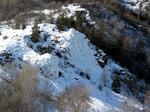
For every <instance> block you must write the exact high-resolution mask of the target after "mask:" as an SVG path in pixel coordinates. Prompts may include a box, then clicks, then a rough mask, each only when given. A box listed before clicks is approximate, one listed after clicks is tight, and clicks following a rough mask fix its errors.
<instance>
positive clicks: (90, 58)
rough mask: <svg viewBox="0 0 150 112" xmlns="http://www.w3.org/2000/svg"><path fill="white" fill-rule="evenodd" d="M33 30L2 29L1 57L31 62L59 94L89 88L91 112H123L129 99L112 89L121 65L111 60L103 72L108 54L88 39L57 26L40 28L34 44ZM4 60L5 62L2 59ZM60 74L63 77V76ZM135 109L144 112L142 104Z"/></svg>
mask: <svg viewBox="0 0 150 112" xmlns="http://www.w3.org/2000/svg"><path fill="white" fill-rule="evenodd" d="M63 8H64V9H65V10H66V9H69V10H70V13H69V12H68V14H70V15H72V14H74V12H75V11H76V10H79V9H80V10H85V9H82V8H80V7H79V6H73V5H69V6H68V7H63ZM46 12H47V11H46ZM87 17H88V15H87ZM32 26H33V25H32V24H31V25H29V26H27V27H26V29H24V30H22V29H18V30H15V29H12V28H10V27H8V26H7V27H6V26H1V27H0V33H1V35H0V54H1V53H3V52H10V53H11V54H12V57H13V58H14V59H15V60H16V61H17V60H18V59H19V60H22V61H27V62H28V63H30V64H32V65H34V66H36V67H37V68H39V69H40V72H41V77H40V78H44V79H46V80H48V81H49V82H50V83H51V84H52V86H53V88H54V92H56V93H59V92H61V91H63V90H64V89H65V88H66V87H68V86H70V85H71V84H76V83H78V84H83V85H86V86H87V87H88V88H89V90H90V92H91V96H90V97H91V100H92V102H91V106H92V108H91V112H108V111H111V112H112V111H118V112H120V111H122V110H120V106H121V103H122V102H123V101H124V100H125V99H126V97H125V96H122V95H120V94H116V93H115V92H113V91H112V89H111V83H112V75H113V71H114V70H120V69H122V68H121V67H120V66H119V65H117V64H116V63H115V62H113V61H111V60H110V61H108V63H107V64H106V66H105V67H104V68H102V67H101V66H100V65H99V63H98V61H100V62H103V60H102V57H103V56H105V53H104V52H103V51H102V50H100V49H99V50H96V48H95V46H94V45H92V44H91V43H90V42H89V40H88V39H87V38H86V36H85V35H84V34H82V33H80V32H78V31H76V30H75V29H68V30H67V31H59V30H58V29H57V26H56V25H54V24H49V23H42V24H39V27H40V31H41V33H40V36H41V39H40V41H39V42H37V43H34V42H32V41H31V39H30V37H31V34H32ZM31 46H32V47H31ZM39 47H41V48H49V49H51V52H46V53H41V52H40V50H39V49H38V48H39ZM0 59H1V60H3V57H2V56H1V55H0ZM104 72H105V73H106V74H107V76H108V80H109V81H108V85H107V87H104V88H103V89H102V90H99V85H100V84H101V80H100V79H101V77H102V74H103V73H104ZM60 73H61V74H62V75H63V77H62V76H59V75H60ZM137 105H138V106H137ZM133 106H134V107H135V106H136V108H139V109H142V105H140V104H133Z"/></svg>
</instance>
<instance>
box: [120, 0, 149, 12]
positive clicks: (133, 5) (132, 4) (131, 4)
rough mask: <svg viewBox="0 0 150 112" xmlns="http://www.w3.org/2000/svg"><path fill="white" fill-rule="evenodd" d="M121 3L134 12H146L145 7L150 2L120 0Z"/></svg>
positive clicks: (145, 0)
mask: <svg viewBox="0 0 150 112" xmlns="http://www.w3.org/2000/svg"><path fill="white" fill-rule="evenodd" d="M120 1H121V3H122V4H123V5H124V6H125V7H126V8H128V9H131V10H134V11H137V10H145V7H146V6H147V4H148V3H149V2H150V1H149V0H120Z"/></svg>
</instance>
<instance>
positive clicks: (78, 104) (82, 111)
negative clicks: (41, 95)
mask: <svg viewBox="0 0 150 112" xmlns="http://www.w3.org/2000/svg"><path fill="white" fill-rule="evenodd" d="M89 103H90V98H89V91H88V89H87V88H86V87H84V86H81V85H72V86H70V87H69V88H66V90H65V91H64V92H62V93H60V94H59V96H57V101H56V103H55V104H56V108H57V109H58V111H59V112H66V111H67V112H88V111H89V109H90V105H89Z"/></svg>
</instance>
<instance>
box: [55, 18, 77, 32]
mask: <svg viewBox="0 0 150 112" xmlns="http://www.w3.org/2000/svg"><path fill="white" fill-rule="evenodd" d="M56 23H57V26H58V29H59V30H65V29H66V28H73V27H74V26H75V21H74V20H73V17H70V18H68V17H65V16H64V15H62V16H60V17H59V18H58V19H57V22H56Z"/></svg>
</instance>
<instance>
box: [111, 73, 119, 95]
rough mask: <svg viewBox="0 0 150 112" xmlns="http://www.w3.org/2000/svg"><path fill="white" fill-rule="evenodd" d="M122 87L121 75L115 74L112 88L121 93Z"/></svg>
mask: <svg viewBox="0 0 150 112" xmlns="http://www.w3.org/2000/svg"><path fill="white" fill-rule="evenodd" d="M120 87H121V82H120V77H119V75H117V74H115V77H114V79H113V82H112V89H113V91H115V92H116V93H120V89H121V88H120Z"/></svg>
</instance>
